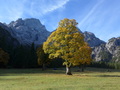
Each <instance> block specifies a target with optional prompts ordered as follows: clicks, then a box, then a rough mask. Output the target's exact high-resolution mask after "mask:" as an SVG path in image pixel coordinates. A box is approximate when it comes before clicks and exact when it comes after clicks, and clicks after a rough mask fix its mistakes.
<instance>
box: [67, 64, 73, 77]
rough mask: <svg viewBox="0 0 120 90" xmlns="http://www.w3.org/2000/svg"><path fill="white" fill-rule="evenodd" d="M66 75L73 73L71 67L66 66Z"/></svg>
mask: <svg viewBox="0 0 120 90" xmlns="http://www.w3.org/2000/svg"><path fill="white" fill-rule="evenodd" d="M66 75H72V73H71V69H70V67H67V66H66Z"/></svg>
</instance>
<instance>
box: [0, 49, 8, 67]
mask: <svg viewBox="0 0 120 90" xmlns="http://www.w3.org/2000/svg"><path fill="white" fill-rule="evenodd" d="M8 60H9V54H8V53H6V52H5V51H3V50H2V49H1V48H0V65H1V66H0V67H2V66H6V65H7V63H8Z"/></svg>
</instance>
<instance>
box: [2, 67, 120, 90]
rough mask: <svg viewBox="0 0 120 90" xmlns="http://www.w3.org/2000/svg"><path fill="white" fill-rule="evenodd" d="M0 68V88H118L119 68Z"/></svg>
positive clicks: (23, 89) (97, 89) (60, 89)
mask: <svg viewBox="0 0 120 90" xmlns="http://www.w3.org/2000/svg"><path fill="white" fill-rule="evenodd" d="M72 71H73V72H72V73H73V75H71V76H67V75H65V70H64V69H57V70H52V69H49V70H46V71H42V70H40V69H0V90H120V70H110V71H111V72H107V69H97V68H88V69H86V70H85V72H77V69H73V70H72Z"/></svg>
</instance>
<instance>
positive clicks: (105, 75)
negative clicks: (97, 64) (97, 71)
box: [97, 75, 120, 77]
mask: <svg viewBox="0 0 120 90" xmlns="http://www.w3.org/2000/svg"><path fill="white" fill-rule="evenodd" d="M97 77H120V75H97Z"/></svg>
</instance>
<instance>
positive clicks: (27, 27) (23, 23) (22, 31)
mask: <svg viewBox="0 0 120 90" xmlns="http://www.w3.org/2000/svg"><path fill="white" fill-rule="evenodd" d="M7 26H8V27H9V28H11V29H12V32H14V34H12V33H11V34H12V35H13V36H15V37H16V39H17V40H18V41H19V42H20V44H22V45H30V44H32V43H34V44H35V45H40V44H42V43H43V42H44V41H45V40H46V39H47V37H48V36H49V35H50V32H49V31H47V30H46V28H45V26H44V25H42V24H41V22H40V21H39V20H38V19H35V18H30V19H25V20H22V18H20V19H18V20H16V21H12V22H11V23H10V24H8V25H7Z"/></svg>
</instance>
